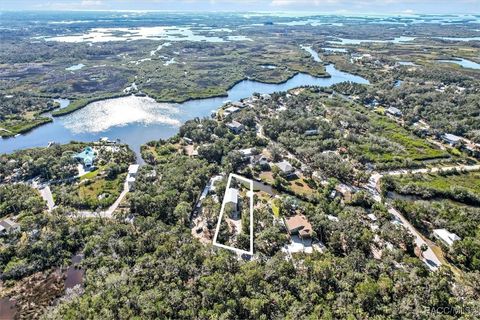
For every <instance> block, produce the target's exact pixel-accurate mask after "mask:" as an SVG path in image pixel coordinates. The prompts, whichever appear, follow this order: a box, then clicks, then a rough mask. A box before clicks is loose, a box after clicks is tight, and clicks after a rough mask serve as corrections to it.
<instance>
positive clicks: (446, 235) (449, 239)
mask: <svg viewBox="0 0 480 320" xmlns="http://www.w3.org/2000/svg"><path fill="white" fill-rule="evenodd" d="M433 234H434V235H435V236H436V237H437V238H439V239H441V240H443V241H444V242H445V243H446V244H448V245H449V246H451V245H452V244H453V243H454V242H455V241H457V240H461V238H460V237H459V236H457V235H456V234H455V233H452V232H450V231H448V230H447V229H435V230H433Z"/></svg>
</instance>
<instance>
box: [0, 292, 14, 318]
mask: <svg viewBox="0 0 480 320" xmlns="http://www.w3.org/2000/svg"><path fill="white" fill-rule="evenodd" d="M16 315H17V307H16V302H15V301H14V300H10V298H8V297H4V298H1V299H0V319H2V320H9V319H15V317H16Z"/></svg>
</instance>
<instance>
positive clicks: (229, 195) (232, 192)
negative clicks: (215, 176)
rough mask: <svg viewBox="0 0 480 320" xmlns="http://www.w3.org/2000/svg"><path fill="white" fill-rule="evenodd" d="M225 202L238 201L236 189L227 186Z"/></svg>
mask: <svg viewBox="0 0 480 320" xmlns="http://www.w3.org/2000/svg"><path fill="white" fill-rule="evenodd" d="M224 199H225V200H224V201H225V203H238V190H237V189H235V188H228V189H227V190H226V191H225V198H224Z"/></svg>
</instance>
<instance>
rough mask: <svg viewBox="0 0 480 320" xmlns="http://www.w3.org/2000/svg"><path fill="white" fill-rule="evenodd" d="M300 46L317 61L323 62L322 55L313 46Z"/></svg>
mask: <svg viewBox="0 0 480 320" xmlns="http://www.w3.org/2000/svg"><path fill="white" fill-rule="evenodd" d="M300 47H301V48H302V49H303V50H305V51H307V52H308V53H310V55H311V56H312V58H313V60H314V61H315V62H322V59H320V57H319V56H318V53H317V52H316V51H315V50H313V49H312V47H308V46H300Z"/></svg>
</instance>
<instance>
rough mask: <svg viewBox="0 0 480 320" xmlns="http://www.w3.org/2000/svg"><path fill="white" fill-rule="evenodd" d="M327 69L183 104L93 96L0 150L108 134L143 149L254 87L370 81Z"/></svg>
mask: <svg viewBox="0 0 480 320" xmlns="http://www.w3.org/2000/svg"><path fill="white" fill-rule="evenodd" d="M326 70H327V72H328V73H329V74H330V75H331V77H330V78H316V77H313V76H311V75H308V74H304V73H299V74H297V75H296V76H294V77H293V78H291V79H289V80H288V81H286V82H284V83H280V84H268V83H261V82H257V81H251V80H244V81H241V82H239V83H238V84H236V85H235V86H233V87H232V88H231V89H230V90H228V96H226V97H217V98H207V99H197V100H190V101H187V102H184V103H181V104H173V103H158V102H156V101H155V100H153V99H151V98H149V97H137V96H129V97H122V98H116V99H108V100H103V101H97V102H93V103H90V104H89V105H87V106H86V107H84V108H82V109H80V110H78V111H76V112H74V113H71V114H68V115H66V116H62V117H57V118H54V119H53V122H51V123H48V124H45V125H43V126H40V127H38V128H36V129H34V130H32V131H30V132H28V133H26V134H23V135H20V136H18V137H16V138H6V139H1V140H0V152H1V153H4V152H13V151H15V150H19V149H25V148H32V147H45V146H47V145H48V143H49V142H50V141H55V142H57V143H68V142H70V141H72V140H75V141H96V140H98V139H100V138H102V137H109V138H110V139H112V140H114V139H120V141H122V142H124V143H127V144H128V145H129V146H130V147H131V148H132V149H133V150H134V151H135V153H136V154H137V155H139V154H140V146H141V145H142V144H144V143H145V142H147V141H152V140H158V139H160V138H161V139H166V138H169V137H172V136H173V135H175V134H176V133H177V132H178V130H179V127H180V125H181V124H182V123H184V122H185V121H187V120H190V119H194V118H196V117H199V118H203V117H209V116H211V114H212V112H213V111H216V110H217V109H218V108H219V107H221V106H222V105H223V104H224V103H225V101H227V100H230V101H238V100H240V99H243V98H247V97H250V96H251V95H252V94H253V93H255V92H257V93H261V94H262V93H273V92H276V91H287V90H290V89H292V88H296V87H300V86H306V85H311V86H331V85H333V84H336V83H340V82H343V81H351V82H356V83H361V84H368V83H369V82H368V80H366V79H364V78H362V77H359V76H356V75H352V74H349V73H346V72H342V71H339V70H337V69H336V68H335V67H334V66H333V65H327V66H326ZM59 102H60V101H59ZM65 103H66V100H62V101H61V104H62V106H65ZM139 160H140V158H139Z"/></svg>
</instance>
